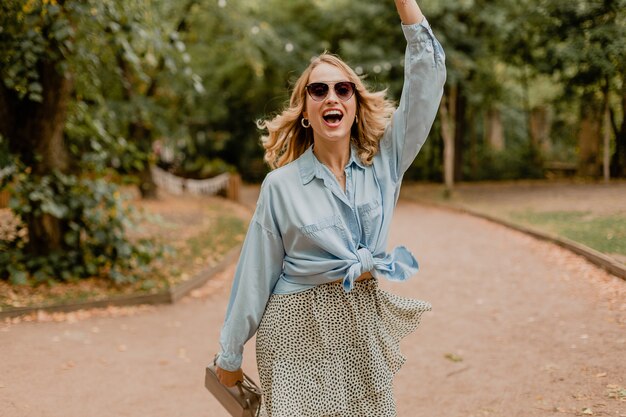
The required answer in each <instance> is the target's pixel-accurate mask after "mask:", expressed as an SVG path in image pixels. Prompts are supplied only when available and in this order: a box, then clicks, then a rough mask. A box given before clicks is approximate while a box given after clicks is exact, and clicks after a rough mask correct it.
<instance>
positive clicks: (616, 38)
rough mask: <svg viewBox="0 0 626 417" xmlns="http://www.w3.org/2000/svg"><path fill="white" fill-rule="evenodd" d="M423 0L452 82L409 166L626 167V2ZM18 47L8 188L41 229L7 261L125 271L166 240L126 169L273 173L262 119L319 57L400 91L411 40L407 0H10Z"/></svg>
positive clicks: (462, 171)
mask: <svg viewBox="0 0 626 417" xmlns="http://www.w3.org/2000/svg"><path fill="white" fill-rule="evenodd" d="M419 3H420V5H421V7H422V9H423V10H424V13H425V14H426V15H427V17H428V20H429V21H430V23H431V25H432V27H433V29H434V31H435V33H436V35H437V36H438V38H439V40H440V41H441V43H442V44H443V46H444V49H445V51H446V55H447V67H448V82H447V85H446V88H445V100H444V104H445V107H442V111H441V112H440V117H439V118H438V120H437V121H436V122H435V126H434V128H433V130H432V132H431V138H430V140H429V141H428V142H427V144H426V145H425V147H424V148H423V150H422V154H421V155H420V157H419V158H418V159H417V160H416V162H415V163H414V165H413V166H412V167H411V169H410V170H409V172H408V173H407V175H406V178H408V179H411V180H428V181H442V179H443V159H444V154H447V155H451V156H450V158H451V160H450V163H451V164H452V166H453V171H454V177H453V179H454V180H455V181H461V180H464V181H474V180H486V179H490V180H491V179H494V180H497V179H519V178H546V177H554V176H560V175H570V174H577V175H580V176H584V177H591V178H600V177H601V176H602V175H603V173H604V175H608V174H610V175H611V176H612V177H626V121H625V120H626V118H625V117H624V114H625V111H626V86H625V85H624V77H625V74H626V68H625V66H626V0H586V1H583V0H568V1H565V0H556V1H555V0H553V1H543V0H542V1H540V0H495V1H486V0H462V1H458V0H457V1H452V0H437V1H435V0H422V1H420V2H419ZM0 45H1V46H2V47H1V48H0V77H1V82H0V178H1V181H2V183H0V187H10V194H11V196H12V200H11V201H12V202H11V208H12V210H13V211H14V214H16V215H17V216H18V217H19V219H20V220H21V230H22V231H21V232H20V233H18V234H17V235H16V236H15V237H14V238H13V239H11V240H8V241H7V240H1V242H2V243H0V245H2V246H1V247H0V275H1V276H3V277H7V276H11V277H12V279H14V280H16V281H20V280H21V279H23V278H24V277H25V274H31V275H32V274H33V273H38V274H39V275H38V276H39V277H40V278H41V279H42V280H45V279H46V277H48V276H58V275H59V274H65V276H87V275H93V274H95V273H100V274H105V275H107V274H108V276H110V277H112V278H114V279H118V280H122V281H123V280H124V279H127V278H128V276H127V275H125V274H124V272H123V271H125V270H127V269H128V268H130V267H132V266H133V265H131V264H130V263H128V262H130V261H129V259H142V260H145V261H146V262H148V259H149V257H150V248H149V246H143V247H142V246H141V245H136V244H130V243H129V242H128V239H127V238H126V237H125V234H124V230H125V228H124V224H125V222H127V221H128V216H129V215H130V214H129V213H127V212H126V211H125V210H124V209H123V207H122V206H120V205H119V198H118V193H117V185H116V184H124V183H131V184H136V185H137V186H138V187H139V190H140V191H141V194H142V195H143V196H144V197H146V198H149V197H153V196H154V184H153V183H152V179H151V175H150V169H149V168H150V165H151V164H159V165H160V166H162V167H163V168H166V169H168V170H170V171H172V172H174V173H176V174H177V175H181V176H186V177H191V178H206V177H210V176H213V175H216V174H219V173H222V172H224V171H229V170H233V169H237V170H238V171H239V172H241V173H242V175H243V176H244V178H245V179H247V180H251V181H255V180H256V181H258V180H260V179H262V177H263V176H264V174H265V172H266V171H267V168H266V166H265V165H264V163H263V161H262V150H261V147H260V146H259V136H260V132H259V131H258V129H257V128H256V124H255V121H256V120H258V119H260V118H265V117H271V116H272V115H273V114H275V113H276V112H278V111H280V109H281V108H283V106H284V105H285V103H286V102H287V100H288V97H289V94H290V86H291V85H292V84H293V82H294V81H295V79H296V78H297V76H298V75H299V74H300V72H301V71H302V70H303V69H304V68H305V67H306V66H307V65H308V62H309V60H310V59H311V57H313V56H315V55H317V54H319V53H321V52H323V51H325V50H327V51H330V52H333V53H337V54H339V55H340V56H341V57H342V58H343V59H345V60H346V61H347V62H348V63H349V64H350V65H351V66H352V67H353V68H354V69H355V70H356V71H357V73H359V74H362V75H363V77H364V78H365V81H366V82H367V84H369V85H370V86H371V87H372V88H375V89H384V88H387V89H388V93H389V95H390V96H391V97H392V98H394V99H396V100H398V99H399V93H400V91H401V87H402V78H403V77H402V75H403V54H404V48H405V41H404V38H403V35H402V33H401V31H400V28H399V22H398V17H397V14H396V12H395V9H394V7H393V4H392V2H391V1H380V0H362V1H358V2H355V1H353V0H237V1H235V0H181V1H172V0H151V1H148V0H125V1H122V0H107V1H98V2H97V1H95V0H82V1H78V0H3V1H2V3H1V4H0ZM445 132H447V133H448V136H447V140H446V141H445V143H446V147H447V148H446V149H447V150H448V151H447V153H445V152H444V140H443V135H442V133H445ZM451 150H453V151H454V152H450V151H451ZM608 168H610V170H608ZM103 222H104V223H105V224H106V223H108V224H110V225H117V226H115V227H103V226H102V224H103ZM146 245H147V244H146ZM133 251H135V252H133ZM59 254H64V256H60V255H59ZM51 259H52V261H51ZM66 259H69V260H66ZM133 262H135V261H133ZM8 265H13V266H12V268H13V269H12V270H9V269H8ZM15 265H18V266H15ZM50 265H53V266H52V267H50Z"/></svg>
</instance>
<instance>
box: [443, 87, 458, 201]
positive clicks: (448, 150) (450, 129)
mask: <svg viewBox="0 0 626 417" xmlns="http://www.w3.org/2000/svg"><path fill="white" fill-rule="evenodd" d="M456 100H457V87H456V85H453V86H452V87H450V89H449V90H448V92H447V94H444V96H443V98H442V100H441V105H440V106H439V116H440V117H441V137H442V138H443V178H444V184H445V192H446V195H447V196H449V195H450V193H451V192H452V189H453V188H454V132H455V130H456V129H455V122H456V114H455V113H456Z"/></svg>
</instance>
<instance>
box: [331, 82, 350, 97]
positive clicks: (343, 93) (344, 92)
mask: <svg viewBox="0 0 626 417" xmlns="http://www.w3.org/2000/svg"><path fill="white" fill-rule="evenodd" d="M335 93H336V94H337V97H339V98H340V99H341V100H348V99H349V98H350V97H352V94H354V88H352V84H351V83H349V82H342V83H337V84H335Z"/></svg>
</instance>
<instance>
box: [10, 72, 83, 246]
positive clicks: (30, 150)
mask: <svg viewBox="0 0 626 417" xmlns="http://www.w3.org/2000/svg"><path fill="white" fill-rule="evenodd" d="M39 75H40V83H41V86H42V88H43V92H42V102H41V103H38V102H34V101H31V100H29V99H27V98H23V99H20V98H19V96H18V95H17V94H16V93H15V91H12V90H8V89H6V88H5V87H4V85H3V84H2V83H0V107H2V108H3V109H2V110H0V133H1V134H2V135H3V136H4V137H6V138H7V139H8V141H9V150H10V151H11V152H12V153H14V154H16V155H18V156H19V158H20V160H21V161H22V162H23V163H25V164H26V165H27V166H29V167H32V172H31V175H32V176H33V179H34V180H35V181H36V179H37V178H38V177H41V176H44V175H49V174H51V173H52V172H53V171H60V172H66V171H67V170H68V167H69V158H68V152H67V148H66V146H65V142H64V137H63V129H64V128H65V120H66V117H67V105H68V102H69V99H70V93H71V88H72V81H71V79H70V78H69V77H68V76H66V75H65V74H59V73H58V72H57V70H56V63H55V62H42V63H41V64H40V66H39ZM24 220H25V221H26V223H27V226H28V236H29V251H30V252H31V253H33V254H45V253H49V252H51V251H54V250H59V249H62V247H63V234H64V232H65V229H66V225H65V224H64V222H62V221H61V220H60V219H57V218H55V217H53V216H51V215H49V214H44V215H43V216H38V217H35V216H28V218H26V219H24Z"/></svg>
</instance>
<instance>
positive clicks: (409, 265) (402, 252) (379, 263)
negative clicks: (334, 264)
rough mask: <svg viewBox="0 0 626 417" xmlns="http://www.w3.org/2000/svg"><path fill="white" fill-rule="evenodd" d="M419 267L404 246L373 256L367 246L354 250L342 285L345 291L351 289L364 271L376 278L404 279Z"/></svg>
mask: <svg viewBox="0 0 626 417" xmlns="http://www.w3.org/2000/svg"><path fill="white" fill-rule="evenodd" d="M418 269H419V265H418V263H417V260H416V259H415V257H414V256H413V254H412V253H411V252H410V251H409V250H408V249H407V248H406V247H404V246H398V247H396V248H394V250H393V251H392V252H391V253H388V254H384V256H382V257H375V256H374V255H373V254H372V252H371V251H370V250H369V249H368V248H360V249H358V250H357V251H356V260H355V261H354V263H353V264H352V265H350V267H349V268H348V273H347V274H346V276H345V277H344V279H343V282H342V286H343V289H344V291H345V292H349V291H352V289H353V288H354V282H355V281H356V279H357V278H358V277H359V276H361V274H363V273H365V272H369V271H371V272H372V275H373V276H374V277H376V278H384V279H388V280H389V281H405V280H406V279H408V278H409V277H410V276H412V275H413V274H415V273H416V272H417V270H418Z"/></svg>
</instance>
